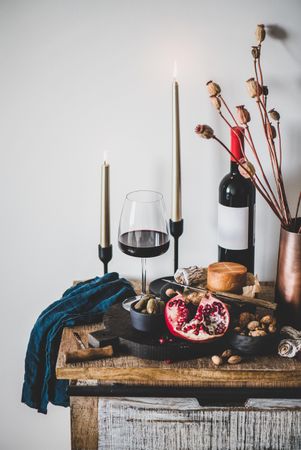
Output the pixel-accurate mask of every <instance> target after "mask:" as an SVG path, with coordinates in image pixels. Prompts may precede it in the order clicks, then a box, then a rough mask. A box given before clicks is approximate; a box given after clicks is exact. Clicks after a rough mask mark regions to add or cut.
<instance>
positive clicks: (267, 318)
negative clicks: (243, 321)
mask: <svg viewBox="0 0 301 450" xmlns="http://www.w3.org/2000/svg"><path fill="white" fill-rule="evenodd" d="M274 321H275V320H274V318H273V317H272V316H270V315H266V316H263V317H262V318H261V319H260V322H261V323H263V324H265V325H270V324H271V323H274Z"/></svg>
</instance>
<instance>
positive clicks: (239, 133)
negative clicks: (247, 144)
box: [230, 127, 245, 162]
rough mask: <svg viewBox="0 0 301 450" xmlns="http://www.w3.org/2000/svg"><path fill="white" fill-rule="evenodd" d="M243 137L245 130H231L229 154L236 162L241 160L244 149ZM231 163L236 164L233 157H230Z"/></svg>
mask: <svg viewBox="0 0 301 450" xmlns="http://www.w3.org/2000/svg"><path fill="white" fill-rule="evenodd" d="M244 137H245V130H244V129H243V128H242V127H233V128H232V129H231V146H230V150H231V153H233V155H234V156H235V157H236V159H238V161H239V160H240V159H241V158H243V156H244V155H243V152H242V151H243V149H244ZM231 161H234V162H237V161H236V160H235V159H234V158H233V156H231Z"/></svg>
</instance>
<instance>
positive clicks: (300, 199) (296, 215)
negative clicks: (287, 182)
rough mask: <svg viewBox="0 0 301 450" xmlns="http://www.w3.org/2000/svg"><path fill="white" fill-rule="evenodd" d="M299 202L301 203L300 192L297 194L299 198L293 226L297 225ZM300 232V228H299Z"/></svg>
mask: <svg viewBox="0 0 301 450" xmlns="http://www.w3.org/2000/svg"><path fill="white" fill-rule="evenodd" d="M300 202H301V192H299V197H298V202H297V208H296V213H295V220H294V224H295V225H297V217H298V213H299V208H300ZM300 230H301V227H300ZM300 230H299V232H300Z"/></svg>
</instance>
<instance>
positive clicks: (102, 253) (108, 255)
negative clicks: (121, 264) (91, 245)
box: [98, 245, 113, 274]
mask: <svg viewBox="0 0 301 450" xmlns="http://www.w3.org/2000/svg"><path fill="white" fill-rule="evenodd" d="M112 254H113V250H112V245H109V246H108V247H102V246H101V245H98V257H99V259H100V261H102V262H103V273H104V274H106V273H108V263H109V262H110V261H111V259H112Z"/></svg>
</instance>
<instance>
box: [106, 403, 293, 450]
mask: <svg viewBox="0 0 301 450" xmlns="http://www.w3.org/2000/svg"><path fill="white" fill-rule="evenodd" d="M300 448H301V409H300V408H297V409H295V410H294V411H288V410H285V409H277V410H270V409H269V408H268V409H264V408H263V407H261V409H257V410H252V409H251V410H245V409H244V408H231V409H229V408H211V407H200V406H199V405H198V404H197V402H196V400H195V399H156V398H152V399H150V398H147V399H144V398H135V399H134V398H102V399H99V440H98V449H99V450H152V449H154V450H157V449H160V450H200V449H202V450H230V449H231V450H254V449H256V450H300Z"/></svg>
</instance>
